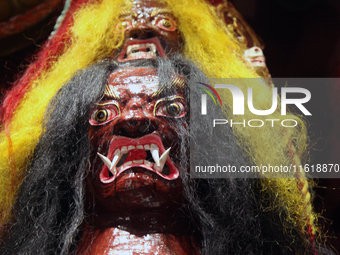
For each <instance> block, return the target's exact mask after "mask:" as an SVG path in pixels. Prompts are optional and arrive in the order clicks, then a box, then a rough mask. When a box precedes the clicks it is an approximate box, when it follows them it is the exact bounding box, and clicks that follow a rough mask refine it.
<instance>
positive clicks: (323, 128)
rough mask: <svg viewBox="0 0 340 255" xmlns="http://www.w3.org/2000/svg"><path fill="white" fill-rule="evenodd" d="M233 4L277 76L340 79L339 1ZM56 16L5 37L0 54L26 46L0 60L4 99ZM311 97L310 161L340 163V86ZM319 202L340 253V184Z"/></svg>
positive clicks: (323, 186)
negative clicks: (261, 43) (313, 101)
mask: <svg viewBox="0 0 340 255" xmlns="http://www.w3.org/2000/svg"><path fill="white" fill-rule="evenodd" d="M234 4H235V6H236V8H237V9H238V10H239V11H240V12H241V13H242V14H243V16H244V17H245V19H246V20H247V22H248V23H249V24H250V25H251V26H252V27H253V29H254V30H255V31H256V33H257V34H258V35H259V36H260V37H261V38H262V40H263V41H264V43H265V45H266V46H265V50H264V54H265V56H266V62H267V66H268V68H269V70H270V72H271V75H272V76H273V77H275V78H277V77H283V78H284V77H292V78H301V77H339V76H340V0H235V1H234ZM56 13H58V11H56V12H54V13H51V14H50V15H49V16H47V17H46V18H45V19H44V20H43V21H41V22H40V24H37V25H36V26H35V27H34V29H31V31H26V32H24V33H23V34H20V35H16V36H15V37H13V38H12V39H11V40H12V42H11V41H8V40H7V41H6V43H5V41H4V39H1V38H0V51H1V50H2V51H3V50H4V49H5V50H6V49H7V48H8V49H9V48H10V47H11V45H14V44H19V45H20V44H22V45H25V48H24V49H21V50H17V51H16V52H14V53H12V54H10V55H8V56H0V85H1V90H0V93H1V94H0V99H1V98H2V96H3V93H4V91H5V90H6V89H8V88H10V87H11V86H12V83H13V82H14V81H15V80H16V78H17V77H18V76H19V75H20V73H21V72H22V71H23V70H24V69H25V68H26V66H27V64H28V63H29V60H30V59H31V57H32V56H33V54H34V53H35V52H36V51H37V50H39V47H40V45H41V42H42V41H43V40H45V39H46V38H47V35H48V33H49V31H51V29H52V27H53V23H54V21H55V14H56ZM0 21H1V17H0ZM0 25H1V24H0ZM28 38H33V40H32V39H28ZM7 39H8V38H7ZM338 87H339V88H338ZM311 93H312V97H318V101H317V102H318V103H317V104H314V105H313V107H312V108H309V109H308V110H310V111H311V112H312V113H313V116H319V117H318V118H319V119H316V118H317V117H315V118H314V119H313V118H312V119H309V123H310V127H309V135H310V136H311V142H310V145H311V146H310V147H311V151H310V155H309V162H310V163H311V164H313V163H315V164H317V163H340V134H338V133H339V132H338V130H340V117H339V116H340V83H339V86H334V87H331V86H327V87H322V86H319V87H316V88H312V89H311ZM320 116H322V119H320ZM315 197H316V199H315V203H314V205H315V209H316V211H318V212H320V213H322V216H323V218H321V220H320V222H319V224H320V225H322V226H323V228H324V232H325V233H326V234H327V236H328V237H329V238H328V240H327V242H328V245H333V246H334V247H335V248H336V249H337V250H339V251H340V241H339V239H337V238H335V236H337V237H338V238H339V237H340V179H320V180H318V186H317V187H316V188H315ZM332 236H333V237H334V238H332Z"/></svg>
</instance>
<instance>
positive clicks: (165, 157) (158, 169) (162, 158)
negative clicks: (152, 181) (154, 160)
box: [155, 147, 171, 172]
mask: <svg viewBox="0 0 340 255" xmlns="http://www.w3.org/2000/svg"><path fill="white" fill-rule="evenodd" d="M170 150H171V147H170V148H169V149H167V150H166V151H164V153H163V154H162V156H161V157H160V158H159V164H160V166H155V169H156V170H157V171H159V172H162V171H163V168H164V166H165V162H166V159H167V158H168V156H169V154H170Z"/></svg>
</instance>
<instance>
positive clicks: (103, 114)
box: [96, 110, 107, 121]
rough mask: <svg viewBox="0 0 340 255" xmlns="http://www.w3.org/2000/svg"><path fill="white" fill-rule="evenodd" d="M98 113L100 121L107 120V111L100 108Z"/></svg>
mask: <svg viewBox="0 0 340 255" xmlns="http://www.w3.org/2000/svg"><path fill="white" fill-rule="evenodd" d="M96 115H97V116H96V117H97V120H98V121H105V120H106V117H107V113H106V111H104V110H100V111H98V112H97V114H96Z"/></svg>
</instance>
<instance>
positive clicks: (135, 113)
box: [114, 99, 158, 138]
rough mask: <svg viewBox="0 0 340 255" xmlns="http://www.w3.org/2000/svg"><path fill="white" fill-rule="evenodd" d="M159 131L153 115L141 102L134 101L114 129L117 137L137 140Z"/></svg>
mask: <svg viewBox="0 0 340 255" xmlns="http://www.w3.org/2000/svg"><path fill="white" fill-rule="evenodd" d="M157 129H158V124H157V121H156V119H155V117H154V116H153V113H152V112H150V111H148V109H146V107H145V105H143V102H141V100H138V99H136V100H132V101H131V102H129V103H128V104H127V105H126V107H125V108H124V110H123V111H122V113H121V118H120V121H119V122H118V123H116V125H115V127H114V133H115V135H120V136H126V137H131V138H137V137H141V136H144V135H146V134H150V133H152V132H154V131H155V130H157Z"/></svg>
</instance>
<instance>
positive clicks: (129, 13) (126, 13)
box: [119, 11, 138, 19]
mask: <svg viewBox="0 0 340 255" xmlns="http://www.w3.org/2000/svg"><path fill="white" fill-rule="evenodd" d="M129 16H132V17H134V18H137V17H138V14H137V13H136V12H133V11H123V12H121V13H120V14H119V18H120V19H123V18H126V17H129Z"/></svg>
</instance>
